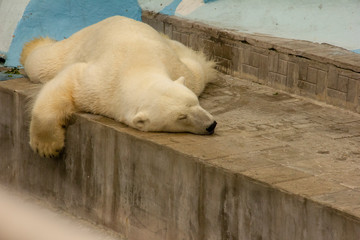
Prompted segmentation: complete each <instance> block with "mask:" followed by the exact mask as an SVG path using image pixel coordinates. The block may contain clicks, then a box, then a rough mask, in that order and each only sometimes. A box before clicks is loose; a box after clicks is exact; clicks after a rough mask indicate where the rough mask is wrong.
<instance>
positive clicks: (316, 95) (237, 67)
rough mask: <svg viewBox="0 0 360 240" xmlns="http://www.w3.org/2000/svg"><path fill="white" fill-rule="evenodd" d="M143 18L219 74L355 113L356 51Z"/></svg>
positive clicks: (359, 91) (359, 57) (359, 67)
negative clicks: (198, 53) (200, 53)
mask: <svg viewBox="0 0 360 240" xmlns="http://www.w3.org/2000/svg"><path fill="white" fill-rule="evenodd" d="M142 19H143V21H144V22H146V23H148V24H149V25H151V26H153V27H154V28H155V29H157V30H158V31H160V32H164V33H165V34H167V35H168V36H169V37H171V38H173V39H175V40H178V41H180V42H182V43H183V44H185V45H187V46H190V47H192V48H194V49H203V50H204V51H205V52H206V53H207V54H208V55H210V56H212V57H213V58H214V59H215V60H217V61H218V62H219V70H221V71H222V72H224V73H227V74H231V75H234V76H238V77H241V78H246V79H250V80H253V81H256V82H258V83H262V84H266V85H269V86H272V87H275V88H277V89H281V90H285V91H287V92H290V93H296V94H298V95H301V96H307V97H311V98H313V99H316V100H320V101H323V102H326V103H328V104H331V105H334V106H338V107H342V108H346V109H350V110H352V111H355V112H360V105H359V103H360V102H359V97H360V54H356V53H353V52H350V51H347V50H345V49H342V48H339V47H335V46H331V45H328V44H317V43H312V42H308V41H300V40H292V39H284V38H276V37H270V36H265V35H258V34H245V33H241V32H236V31H231V30H225V29H218V28H214V27H212V26H209V25H205V24H202V23H198V22H193V21H189V20H185V19H182V18H179V17H175V16H165V15H161V14H158V13H152V12H148V11H144V12H143V16H142Z"/></svg>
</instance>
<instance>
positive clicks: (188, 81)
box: [22, 16, 215, 157]
mask: <svg viewBox="0 0 360 240" xmlns="http://www.w3.org/2000/svg"><path fill="white" fill-rule="evenodd" d="M45 40H46V41H45ZM45 40H44V42H43V44H42V43H41V42H42V41H41V39H40V40H39V39H37V40H36V44H31V42H30V44H29V45H31V49H29V48H30V47H29V48H28V49H26V46H25V47H24V50H23V52H25V53H26V54H24V56H22V61H23V64H24V67H25V72H26V73H27V75H28V76H29V78H30V80H31V81H33V82H40V83H45V85H44V87H43V88H42V90H41V91H40V93H39V95H38V97H37V99H36V101H35V104H34V107H33V110H32V121H31V125H30V145H31V147H32V148H33V149H34V150H36V151H38V152H39V153H40V154H41V155H43V156H47V157H52V156H56V155H57V154H58V153H59V151H60V150H61V149H62V148H63V146H64V133H65V129H64V127H62V126H64V125H65V124H66V120H67V119H68V118H69V116H70V115H71V114H72V113H73V112H76V111H87V112H92V113H96V114H102V115H105V116H108V117H111V118H114V119H116V120H118V121H120V122H123V123H125V124H127V125H129V126H131V127H134V128H137V129H139V130H142V131H167V132H192V133H195V134H208V133H209V132H207V131H206V128H208V127H209V126H210V125H211V124H212V123H213V122H214V119H213V117H212V116H211V115H210V114H209V113H208V112H207V111H205V110H204V109H203V108H201V106H200V105H199V101H198V98H197V96H199V95H200V94H201V93H202V91H203V90H204V88H205V85H206V84H207V83H208V82H209V81H210V80H212V79H213V78H214V77H215V70H214V69H213V67H214V63H213V62H211V61H207V60H206V58H205V57H204V55H203V54H202V53H200V52H195V51H193V50H191V49H189V48H187V47H185V46H184V45H182V44H181V43H178V42H176V41H173V40H170V39H168V38H166V37H164V36H162V35H160V34H159V33H158V32H156V31H155V30H154V29H152V28H151V27H150V26H148V25H146V24H144V23H141V22H137V21H134V20H131V19H128V18H125V17H120V16H115V17H111V18H108V19H105V20H103V21H101V22H99V23H97V24H94V25H92V26H89V27H87V28H84V29H82V30H81V31H79V32H77V33H75V34H74V35H73V36H71V37H70V38H68V39H65V40H62V41H59V42H52V41H51V40H49V39H45ZM34 42H35V40H34ZM34 45H35V46H34Z"/></svg>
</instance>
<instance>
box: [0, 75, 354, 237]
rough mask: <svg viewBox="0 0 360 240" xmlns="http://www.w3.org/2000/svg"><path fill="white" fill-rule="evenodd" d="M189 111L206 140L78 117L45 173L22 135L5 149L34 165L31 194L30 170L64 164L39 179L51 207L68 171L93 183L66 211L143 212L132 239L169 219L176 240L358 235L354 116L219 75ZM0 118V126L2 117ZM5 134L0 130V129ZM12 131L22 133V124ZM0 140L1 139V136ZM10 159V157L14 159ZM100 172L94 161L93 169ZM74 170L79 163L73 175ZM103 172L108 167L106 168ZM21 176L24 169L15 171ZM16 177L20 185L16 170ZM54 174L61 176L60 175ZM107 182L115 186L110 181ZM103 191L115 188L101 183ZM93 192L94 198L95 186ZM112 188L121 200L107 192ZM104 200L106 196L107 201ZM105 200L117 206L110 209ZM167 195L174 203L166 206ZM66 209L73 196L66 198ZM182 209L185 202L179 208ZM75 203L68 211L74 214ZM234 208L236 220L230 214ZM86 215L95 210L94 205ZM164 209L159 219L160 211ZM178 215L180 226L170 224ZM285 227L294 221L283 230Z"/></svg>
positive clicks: (13, 86) (13, 88)
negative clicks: (203, 125) (209, 118)
mask: <svg viewBox="0 0 360 240" xmlns="http://www.w3.org/2000/svg"><path fill="white" fill-rule="evenodd" d="M32 87H33V84H31V83H29V82H28V81H27V80H26V79H16V80H9V81H4V82H1V83H0V89H2V90H1V91H2V92H4V91H5V92H17V93H19V94H20V95H22V94H24V95H27V94H28V93H29V90H30V89H31V88H32ZM1 91H0V92H1ZM22 98H23V97H21V98H20V99H22ZM4 99H5V98H4ZM14 99H17V98H14ZM16 101H20V102H21V101H22V100H16ZM20 105H23V104H20ZM201 105H202V106H203V107H204V108H205V109H207V110H209V111H210V112H211V113H212V114H213V115H214V116H215V118H216V121H217V122H218V126H217V128H216V131H215V134H214V135H212V136H199V135H193V134H186V133H179V134H168V133H144V132H139V131H137V130H134V129H131V128H128V127H126V126H124V125H123V124H120V123H116V122H115V121H113V120H111V119H108V118H105V117H101V116H96V115H91V114H78V115H77V117H76V119H77V120H76V121H75V124H73V125H71V126H70V127H69V129H68V135H67V136H68V141H67V145H66V146H67V148H66V150H65V155H64V156H62V158H63V159H58V160H55V162H54V163H51V164H50V162H49V164H50V165H48V164H47V163H46V161H48V160H46V159H41V158H38V157H37V156H36V155H35V154H32V153H31V151H30V149H29V147H28V146H27V145H26V141H27V140H26V139H24V142H23V141H22V140H21V142H22V143H21V144H20V145H21V148H19V149H20V150H19V149H18V150H17V151H25V153H26V154H27V156H29V158H30V159H31V161H28V160H21V161H25V162H24V164H31V166H32V167H31V169H32V170H31V171H34V169H35V168H37V167H36V165H34V163H35V162H36V164H40V165H39V167H38V168H39V169H38V170H35V172H36V173H37V174H35V172H34V173H33V174H35V175H34V176H36V177H35V178H33V179H31V180H29V181H32V182H33V184H34V183H36V182H38V183H37V184H35V185H32V186H33V187H32V188H33V189H37V188H39V189H40V188H41V186H40V185H43V183H42V182H43V180H44V179H48V178H49V175H48V174H46V173H44V176H43V177H42V176H41V175H42V172H44V170H41V169H46V168H48V167H49V166H50V168H51V166H52V164H55V165H54V166H58V164H59V161H60V162H61V161H64V164H65V165H66V167H64V169H66V172H69V173H64V172H62V171H64V170H61V169H60V170H61V172H59V174H60V175H59V176H60V177H56V178H54V180H51V181H49V183H44V184H45V185H44V186H45V187H47V188H48V189H54V190H50V191H54V193H53V194H55V195H56V194H60V195H59V196H61V197H64V198H65V200H62V201H65V202H66V198H67V197H66V196H67V195H68V194H66V193H59V191H60V192H61V191H62V190H61V189H62V187H60V188H59V189H60V190H59V189H58V188H57V187H56V186H61V185H62V183H61V181H64V182H65V183H66V182H67V181H68V180H67V179H68V178H69V179H73V178H75V175H74V176H72V174H76V173H77V172H79V171H80V172H81V171H87V172H89V171H90V173H83V174H89V175H86V176H87V177H88V178H89V177H90V180H91V179H92V178H94V179H95V180H91V181H90V180H87V179H82V177H80V179H82V180H81V181H80V180H79V181H80V182H79V184H80V183H81V182H83V181H85V182H87V181H90V182H89V184H90V183H91V182H93V181H95V182H97V185H95V186H94V185H93V184H91V185H89V186H92V187H91V188H88V187H87V188H86V189H88V190H86V192H83V193H82V194H83V195H82V198H79V199H80V200H79V201H80V202H79V203H77V204H80V205H81V202H82V201H83V202H84V201H85V202H88V203H89V204H90V205H91V204H95V203H96V204H100V203H101V204H100V205H99V206H112V204H116V206H117V204H119V206H118V208H119V209H121V208H125V209H127V207H124V206H128V205H130V206H131V207H130V209H132V210H121V211H125V212H127V211H130V212H131V213H130V215H132V214H135V215H136V214H137V213H136V211H135V212H133V211H134V210H133V209H138V210H137V211H138V213H141V212H146V213H147V215H140V216H142V217H140V218H139V216H137V217H136V222H137V221H141V224H140V225H139V224H138V225H137V226H136V227H135V228H134V229H135V230H134V232H137V234H139V232H140V233H141V232H142V233H141V234H140V235H136V234H135V233H133V234H135V235H136V236H137V237H138V238H136V237H135V238H134V239H139V236H146V235H148V236H149V239H156V238H157V237H159V236H160V235H159V234H160V233H161V234H163V235H161V236H162V237H164V236H166V237H164V238H163V239H171V236H175V235H171V234H174V233H173V232H171V231H170V230H169V225H168V224H169V222H172V221H175V222H176V224H177V225H176V226H177V228H176V229H182V231H183V235H181V236H183V237H184V236H188V237H189V236H190V235H191V236H193V235H192V234H195V235H196V234H199V232H200V233H201V234H200V235H201V236H203V237H204V236H205V237H206V236H212V237H211V238H204V239H220V238H219V237H221V236H222V237H224V235H223V234H225V233H226V231H230V232H231V231H233V229H231V228H232V227H234V226H235V228H237V227H239V229H246V231H245V230H244V231H242V232H241V231H240V230H236V231H235V230H234V231H235V233H233V234H235V235H236V234H238V236H239V237H240V239H241V237H245V238H243V239H246V237H251V236H262V237H263V238H264V239H304V237H306V239H317V240H319V239H324V240H325V239H331V237H334V236H340V238H335V239H358V238H357V237H356V236H359V235H360V224H359V222H360V150H359V149H360V115H359V114H356V113H353V112H349V111H346V110H343V109H339V108H335V107H331V106H328V105H325V104H323V103H318V102H315V101H313V100H308V99H305V98H301V97H298V96H292V95H289V94H287V93H283V92H281V91H279V90H275V89H272V88H269V87H266V86H263V85H259V84H257V83H253V82H251V81H248V80H244V79H237V78H233V77H230V76H226V75H221V74H220V75H219V79H218V80H217V81H216V82H214V83H212V84H210V85H209V86H208V88H207V89H206V90H205V93H204V94H203V95H202V96H201ZM9 106H11V104H9ZM2 107H3V108H4V109H6V106H4V105H3V106H2ZM9 111H10V110H9ZM19 111H20V112H21V110H16V112H17V114H19ZM12 116H15V115H12ZM0 120H1V118H0ZM1 121H4V122H9V121H10V122H11V120H6V119H5V118H4V119H3V120H1ZM22 121H23V120H22ZM24 122H25V123H26V121H24ZM6 129H7V128H5V129H4V130H3V132H5V131H7V130H6ZM21 129H23V130H24V129H26V127H25V128H24V127H21ZM0 130H1V129H0ZM18 134H20V136H23V135H24V134H25V135H27V134H26V133H18ZM124 136H126V137H124ZM124 138H125V140H124ZM128 138H129V140H127V139H128ZM130 139H131V140H130ZM2 141H4V142H6V139H3V140H2ZM11 141H13V140H10V142H11ZM76 141H79V142H76ZM89 144H90V145H89ZM104 144H105V145H104ZM127 144H130V145H127ZM144 144H145V145H144ZM79 145H81V146H82V147H80V148H79V147H78V146H79ZM4 146H6V145H4ZM4 149H5V147H4ZM137 149H140V150H137ZM149 149H152V150H149ZM132 151H134V152H133V153H132ZM131 153H132V154H131ZM14 154H15V153H14ZM19 154H22V153H17V155H16V154H15V155H14V156H19ZM124 154H125V155H124ZM128 154H130V155H128ZM159 154H160V155H159ZM174 154H175V155H176V156H175V155H174ZM5 156H6V154H5ZM9 156H10V155H9ZM81 156H82V157H81ZM122 156H123V157H122ZM178 156H181V157H178ZM9 159H11V157H9ZM15 159H16V158H15ZM89 159H92V160H89ZM15 161H17V160H15ZM84 161H85V162H84ZM88 161H91V162H93V163H92V164H90V169H86V166H87V162H88ZM51 162H53V161H51ZM77 162H79V163H77ZM2 164H3V165H4V166H5V165H6V166H7V165H11V164H12V163H11V162H10V163H9V162H6V161H4V162H3V163H2ZM79 164H80V165H79ZM84 164H85V165H84ZM103 164H105V165H104V166H102V165H103ZM78 165H79V166H83V167H82V168H79V169H78V170H76V169H74V167H75V168H76V166H78ZM16 166H19V165H15V167H12V168H13V169H16V168H17V167H16ZM29 166H30V165H29ZM110 166H114V168H115V169H116V168H117V167H118V168H119V173H117V174H116V175H113V173H111V172H109V173H108V174H107V170H105V169H108V168H109V167H110ZM174 166H177V167H176V168H175V167H174ZM202 166H203V167H204V168H203V167H202ZM34 167H35V168H34ZM92 167H94V169H92ZM20 168H25V166H22V167H20ZM110 168H111V171H113V168H112V167H110ZM128 168H129V169H128ZM134 168H135V169H136V171H135V170H134ZM26 169H27V168H26ZM56 169H58V167H55V168H54V170H51V171H55V172H56V171H57V170H56ZM139 169H140V170H139ZM209 169H210V170H209ZM100 170H101V171H100ZM23 171H24V169H23V170H21V171H20V173H19V174H21V172H23ZM128 171H129V173H128ZM133 171H135V173H134V172H133ZM208 171H210V173H209V172H208ZM160 173H161V174H160ZM39 174H40V175H39ZM118 174H120V175H119V176H118ZM127 174H135V175H136V176H137V177H136V178H134V177H132V178H127V177H126V176H128V175H127ZM5 175H6V174H4V175H3V178H6V177H5ZM55 175H56V174H55ZM55 175H54V176H55ZM24 176H25V178H24V179H26V176H27V174H25V175H24ZM56 176H57V175H56ZM129 176H132V175H129ZM222 176H226V177H225V178H223V177H222ZM19 177H20V178H22V176H19ZM64 177H66V178H65V179H63V178H64ZM113 177H114V179H112V178H113ZM115 177H116V179H115ZM117 178H119V179H118V180H117ZM59 179H63V180H59ZM146 179H148V180H146ZM224 179H225V180H224ZM229 179H230V180H229ZM143 180H144V181H143ZM19 181H20V180H19ZM22 181H24V180H22ZM59 181H60V182H59ZM117 181H119V182H118V183H116V184H115V182H117ZM51 182H54V184H57V185H56V186H55V185H54V187H49V186H47V185H48V184H50V185H51V184H52V183H51ZM105 183H107V184H109V183H112V184H115V185H113V186H112V185H104V184H105ZM58 184H60V185H58ZM71 184H75V185H76V184H77V183H71ZM86 184H87V183H86ZM117 184H119V185H117ZM254 184H255V185H254ZM25 185H27V183H26V184H25ZM111 186H112V187H111ZM129 186H131V187H129ZM103 188H104V189H105V190H101V189H103ZM116 189H120V190H121V189H122V190H121V191H125V192H122V193H121V194H120V193H116V191H117V190H116ZM131 189H135V190H131ZM136 189H137V190H136ZM130 190H131V191H130ZM47 191H49V190H47ZM127 191H130V192H127ZM154 191H155V192H154ZM193 191H194V192H193ZM40 192H43V190H40ZM92 192H94V194H95V196H97V197H101V196H102V194H105V195H104V197H101V198H100V199H101V200H98V201H95V200H94V199H88V200H84V199H86V198H88V197H89V196H88V195H86V194H90V196H92V194H91V193H92ZM110 192H113V193H112V194H111V195H109V196H107V195H106V194H107V193H110ZM100 193H102V194H100ZM154 193H157V194H155V195H154ZM275 193H276V194H275ZM84 194H85V195H84ZM118 194H119V195H118ZM132 194H136V196H134V197H136V199H137V198H139V199H140V200H139V201H141V204H140V205H136V202H135V203H133V202H132V201H130V202H129V201H128V200H126V199H125V200H124V199H123V197H124V196H128V195H129V196H132ZM274 194H275V195H274ZM279 194H280V195H279ZM284 194H285V195H284ZM50 195H51V194H50ZM70 195H73V194H70ZM278 195H279V196H282V197H279V196H278ZM283 195H284V196H285V197H284V196H283ZM116 196H118V197H117V198H116ZM45 197H46V196H45ZM113 197H115V200H116V199H118V200H116V201H115V200H114V201H115V202H113V203H110V202H109V201H111V199H113ZM81 199H83V200H81ZM131 199H133V197H131ZM171 199H173V200H172V201H175V202H174V203H172V204H171V205H168V204H169V201H170V200H171ZM199 199H202V200H199ZM180 200H181V201H180ZM69 201H70V202H74V201H75V202H77V201H78V200H76V199H74V197H71V199H70V200H69ZM99 201H100V203H99ZM178 201H180V202H178ZM198 201H200V202H198ZM202 201H203V202H202ZM189 202H190V203H191V204H190V205H187V204H189ZM193 202H195V203H193ZM237 202H238V203H237ZM175 203H176V204H175ZM77 204H75V205H76V206H78V205H77ZM132 204H135V205H136V206H134V205H132ZM229 204H230V205H229ZM254 204H255V205H254ZM258 204H260V205H258ZM68 205H69V204H68ZM253 205H254V206H253ZM91 206H92V205H91ZM160 206H162V207H160ZM196 206H197V207H200V209H198V208H197V207H196ZM236 206H237V207H238V208H239V209H236V210H238V211H239V212H238V213H236V214H235V210H234V208H236ZM87 207H89V206H87ZM159 207H160V208H159ZM170 207H172V208H170ZM92 208H94V209H98V208H96V206H92ZM158 208H159V209H162V210H159V209H158ZM168 208H170V210H169V211H170V212H167V211H168V210H166V209H168ZM183 208H185V209H188V210H189V209H190V210H191V212H186V211H185V210H182V209H183ZM102 209H103V210H102ZM156 209H157V210H156ZM201 209H202V210H201ZM218 209H219V210H218ZM221 209H222V210H221ZM105 210H106V209H105V208H103V207H100V208H99V209H98V210H95V212H96V214H98V216H100V218H101V217H104V218H105V219H107V217H106V216H107V215H106V212H101V211H105ZM140 210H141V211H140ZM75 211H77V210H75ZM106 211H108V210H106ZM121 211H120V212H121ZM139 211H140V212H139ZM219 211H220V212H219ZM222 211H224V213H223V212H222ZM100 212H101V213H100ZM200 213H202V214H203V215H201V217H199V216H198V215H197V214H200ZM112 214H115V215H116V213H112ZM152 214H154V215H152ZM171 214H175V215H174V216H173V215H171ZM179 214H180V216H181V217H182V218H179ZM219 214H220V215H219ZM224 214H225V215H224ZM234 214H235V215H234ZM237 214H238V215H237ZM118 216H119V219H120V220H118V221H119V223H118V224H119V225H121V223H122V219H121V218H122V217H124V216H123V215H121V214H120V215H118ZM145 216H146V217H145ZM149 216H151V217H149ZM154 216H155V217H154ZM156 216H158V217H159V216H161V221H160V220H155V219H158V218H157V217H156ZM224 216H228V218H227V219H225V220H226V221H225V220H224V219H223V217H224ZM187 218H189V219H193V221H195V220H196V221H195V222H197V221H199V222H198V223H197V224H198V225H196V224H195V226H197V227H194V228H193V229H192V230H191V231H190V230H186V229H187V225H186V224H185V225H181V224H180V223H179V222H178V221H180V222H181V223H182V222H184V223H186V222H187V220H184V219H187ZM236 218H239V219H242V220H241V221H240V220H239V219H238V220H236ZM126 219H128V218H126ZM129 219H130V220H126V223H124V224H130V225H131V224H132V223H131V217H129ZM139 219H142V220H139ZM164 219H165V220H164ZM166 219H167V220H166ZM174 219H175V220H174ZM194 219H195V220H194ZM201 219H204V220H201ZM234 219H235V220H234ZM244 219H245V220H244ZM246 219H247V220H246ZM289 219H290V220H291V221H294V222H293V223H294V224H293V223H292V222H291V221H289ZM104 221H105V222H106V220H104ZM124 221H125V220H124ZM154 221H155V222H154ZM224 221H225V222H224ZM233 221H235V223H234V222H233ZM274 221H276V222H274ZM284 221H288V222H287V223H284ZM339 221H340V222H339ZM155 223H156V224H155ZM109 224H110V225H111V224H115V222H111V223H109ZM162 224H164V226H163V227H162V228H161V229H163V230H162V231H163V232H161V231H160V230H159V231H155V230H153V229H152V230H151V231H150V230H149V231H145V230H143V228H144V229H147V228H148V225H150V226H152V227H154V226H155V225H156V226H158V225H159V226H160V225H161V226H162ZM234 224H235V225H234ZM236 224H239V225H236ZM241 224H244V225H241ZM115 228H116V227H115ZM159 228H160V227H159ZM120 229H121V227H120ZM164 229H165V230H164ZM166 229H168V230H166ZM224 229H225V230H226V231H225V230H224ZM282 229H286V231H285V230H284V231H283V230H282ZM164 231H165V232H164ZM169 231H170V232H171V233H169ZM187 231H189V232H187ZM142 234H144V235H142ZM151 234H153V235H151ZM156 234H158V235H156ZM129 236H131V231H130V235H129ZM133 236H134V235H133ZM169 236H170V237H169ZM176 236H180V235H176ZM196 236H198V235H196ZM130 239H131V237H130ZM173 239H180V237H179V238H176V237H174V238H173Z"/></svg>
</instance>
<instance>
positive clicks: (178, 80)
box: [175, 76, 185, 85]
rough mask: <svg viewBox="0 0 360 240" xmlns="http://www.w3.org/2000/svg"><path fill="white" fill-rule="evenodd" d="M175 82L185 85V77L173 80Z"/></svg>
mask: <svg viewBox="0 0 360 240" xmlns="http://www.w3.org/2000/svg"><path fill="white" fill-rule="evenodd" d="M175 82H177V83H180V84H182V85H185V78H184V77H182V76H181V77H179V78H178V79H177V80H175Z"/></svg>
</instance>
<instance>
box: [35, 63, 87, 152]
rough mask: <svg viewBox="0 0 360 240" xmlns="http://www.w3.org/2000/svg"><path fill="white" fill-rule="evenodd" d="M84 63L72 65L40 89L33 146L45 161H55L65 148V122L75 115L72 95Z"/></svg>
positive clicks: (37, 99)
mask: <svg viewBox="0 0 360 240" xmlns="http://www.w3.org/2000/svg"><path fill="white" fill-rule="evenodd" d="M84 65H86V64H85V63H77V64H74V65H71V66H69V67H67V68H66V69H64V70H63V71H62V72H60V73H59V74H58V75H57V76H56V77H55V78H54V79H52V80H51V81H49V82H48V83H46V84H45V85H44V87H43V88H42V89H41V91H40V93H39V95H38V96H37V98H36V100H35V103H34V106H33V109H32V112H31V123H30V146H31V148H32V149H33V150H34V151H36V152H37V153H38V154H39V155H41V156H43V157H56V156H58V155H59V153H60V152H61V150H62V149H63V147H64V141H65V128H66V121H67V120H68V119H69V117H70V116H71V114H72V113H74V112H75V105H74V102H73V96H72V93H73V91H74V86H75V84H77V82H78V81H77V80H78V78H79V77H81V75H82V72H83V69H84V67H85V66H84Z"/></svg>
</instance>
